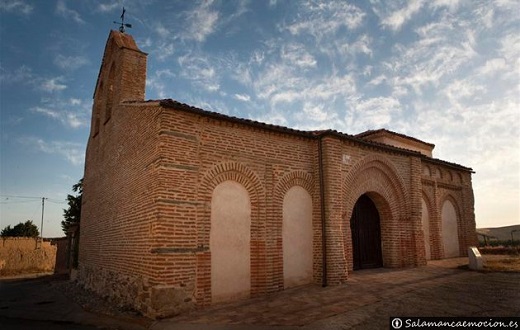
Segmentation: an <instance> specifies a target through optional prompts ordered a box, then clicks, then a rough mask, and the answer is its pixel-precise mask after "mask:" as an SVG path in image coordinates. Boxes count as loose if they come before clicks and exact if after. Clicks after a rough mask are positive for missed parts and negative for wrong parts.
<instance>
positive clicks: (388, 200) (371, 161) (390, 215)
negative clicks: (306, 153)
mask: <svg viewBox="0 0 520 330" xmlns="http://www.w3.org/2000/svg"><path fill="white" fill-rule="evenodd" d="M405 187H406V185H405V184H404V181H403V179H402V178H401V177H400V176H399V175H398V174H397V170H396V168H395V166H394V165H393V164H392V163H391V162H390V161H389V160H388V159H386V158H385V157H383V156H379V155H369V156H366V157H365V158H363V159H362V160H360V161H359V162H358V163H356V164H355V165H354V166H353V167H352V169H351V170H350V172H349V174H348V175H347V177H346V178H345V180H344V181H343V183H342V201H343V211H344V212H343V214H342V219H343V220H342V232H343V237H344V244H345V256H346V259H347V264H348V269H349V270H350V269H352V267H351V266H352V265H351V263H352V237H351V231H350V218H351V215H352V210H353V208H354V205H355V204H356V202H357V200H358V199H359V197H361V195H363V194H367V195H368V196H369V197H370V198H371V199H372V201H373V202H374V204H375V205H376V208H377V209H378V212H379V213H380V218H381V243H382V249H383V265H384V266H385V267H400V266H404V265H406V264H407V263H410V262H408V261H405V259H406V260H408V259H410V260H412V259H413V258H412V257H411V256H413V254H414V251H413V250H414V249H413V248H411V247H410V246H403V243H402V242H405V241H410V240H411V237H408V236H410V235H411V233H412V232H413V230H412V223H410V221H406V220H408V218H409V214H410V213H409V212H408V210H409V202H408V198H407V195H408V194H407V190H406V188H405ZM395 237H398V239H397V240H396V239H395ZM405 255H406V258H405ZM408 255H410V256H408Z"/></svg>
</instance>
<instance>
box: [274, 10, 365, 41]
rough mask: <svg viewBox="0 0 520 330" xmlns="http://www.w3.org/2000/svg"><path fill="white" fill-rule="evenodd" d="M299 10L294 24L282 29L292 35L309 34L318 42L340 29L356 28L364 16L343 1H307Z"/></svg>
mask: <svg viewBox="0 0 520 330" xmlns="http://www.w3.org/2000/svg"><path fill="white" fill-rule="evenodd" d="M299 9H300V10H299V12H298V16H297V18H296V19H295V20H294V22H293V23H291V24H288V25H285V26H283V29H287V30H288V31H289V32H290V33H291V34H293V35H299V34H310V35H312V36H314V37H315V38H316V39H318V40H321V39H323V38H325V37H332V36H334V35H335V34H336V32H337V31H338V30H339V29H340V28H342V27H346V28H348V29H351V30H353V29H356V28H358V27H359V26H361V24H362V22H363V18H364V17H365V15H366V14H365V13H364V12H363V11H362V10H361V9H359V8H358V7H356V6H354V5H351V4H349V3H347V2H343V1H328V2H319V3H315V2H314V1H307V2H304V3H303V4H302V5H301V8H299Z"/></svg>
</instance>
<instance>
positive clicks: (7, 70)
mask: <svg viewBox="0 0 520 330" xmlns="http://www.w3.org/2000/svg"><path fill="white" fill-rule="evenodd" d="M123 6H124V7H125V9H126V14H125V23H129V24H132V28H131V29H127V33H129V34H131V35H132V36H133V37H134V39H135V40H136V42H137V45H138V46H139V47H140V49H141V50H142V51H144V52H146V53H148V54H149V55H148V70H147V82H146V99H164V98H172V99H175V100H177V101H180V102H183V103H187V104H189V105H192V106H196V107H199V108H202V109H204V110H209V111H216V112H219V113H223V114H227V115H231V116H236V117H241V118H247V119H253V120H257V121H261V122H265V123H270V124H276V125H282V126H286V127H290V128H296V129H302V130H318V129H335V130H338V131H341V132H344V133H348V134H357V133H360V132H363V131H365V130H368V129H379V128H386V129H389V130H392V131H396V132H399V133H403V134H406V135H409V136H413V137H416V138H418V139H421V140H423V141H426V142H430V143H434V144H435V149H434V151H433V156H434V157H435V158H439V159H443V160H446V161H449V162H453V163H457V164H461V165H464V166H466V167H471V168H472V169H473V170H474V171H475V174H473V189H474V194H475V215H476V223H477V227H499V226H506V225H515V224H519V223H520V220H519V219H520V214H519V213H520V212H519V205H520V194H519V190H520V189H519V187H520V124H519V122H520V2H519V1H516V0H496V1H493V0H485V1H478V0H453V1H450V0H428V1H426V0H416V1H402V0H399V1H384V0H370V1H303V0H301V1H295V0H294V1H281V0H278V1H276V0H270V1H268V0H235V1H234V0H214V1H184V0H183V1H159V0H156V1H154V0H125V1H121V0H116V1H97V0H96V1H94V0H83V1H71V0H68V1H67V0H57V1H53V0H46V1H36V0H33V1H31V0H0V143H1V145H0V229H2V228H4V227H5V226H7V225H15V224H17V223H19V222H22V221H24V222H25V221H26V220H33V221H34V223H35V224H37V225H38V226H40V222H41V220H42V197H45V198H47V199H46V200H45V204H44V212H43V224H44V225H43V235H44V236H45V237H58V236H62V235H63V233H62V231H61V227H60V222H61V221H62V220H63V209H64V208H66V207H67V204H66V202H65V199H66V196H67V194H69V193H72V191H71V188H72V185H74V184H75V183H77V182H78V180H79V179H81V178H82V176H83V170H84V155H85V148H86V142H87V139H88V134H89V130H90V128H89V126H90V116H91V107H92V96H93V93H94V87H95V83H96V79H97V75H98V72H99V67H100V64H101V58H102V55H103V51H104V47H105V43H106V40H107V38H108V34H109V32H110V30H111V29H117V28H118V25H116V24H114V23H113V22H114V21H118V20H119V19H120V15H121V11H122V8H123Z"/></svg>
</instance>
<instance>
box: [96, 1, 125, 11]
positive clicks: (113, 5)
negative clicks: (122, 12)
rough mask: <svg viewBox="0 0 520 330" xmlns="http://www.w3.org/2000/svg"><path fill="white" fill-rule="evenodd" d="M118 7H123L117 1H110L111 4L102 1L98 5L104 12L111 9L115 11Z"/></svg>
mask: <svg viewBox="0 0 520 330" xmlns="http://www.w3.org/2000/svg"><path fill="white" fill-rule="evenodd" d="M118 8H121V5H120V4H119V3H117V2H114V3H109V4H105V3H100V4H99V5H98V10H99V11H100V12H103V13H106V12H110V11H113V10H114V9H118Z"/></svg>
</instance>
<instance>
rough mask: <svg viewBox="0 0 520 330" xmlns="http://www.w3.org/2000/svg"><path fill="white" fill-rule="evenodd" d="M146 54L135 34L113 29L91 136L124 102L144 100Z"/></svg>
mask: <svg viewBox="0 0 520 330" xmlns="http://www.w3.org/2000/svg"><path fill="white" fill-rule="evenodd" d="M146 57H147V54H146V53H144V52H142V51H141V50H140V49H139V48H138V47H137V45H136V43H135V41H134V38H132V36H131V35H129V34H125V33H124V32H121V31H110V34H109V36H108V40H107V43H106V46H105V52H104V54H103V60H102V62H101V68H100V69H99V74H98V79H97V83H96V89H95V91H94V104H93V107H92V124H91V129H90V136H91V137H95V136H96V135H98V134H99V131H100V128H101V127H102V126H103V125H104V124H106V123H107V122H108V121H109V120H110V119H111V118H112V116H113V115H116V112H117V110H118V105H119V103H120V102H124V101H144V93H145V87H146Z"/></svg>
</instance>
